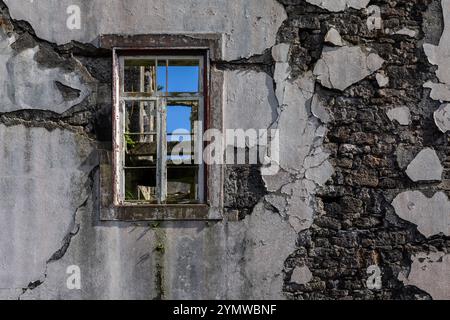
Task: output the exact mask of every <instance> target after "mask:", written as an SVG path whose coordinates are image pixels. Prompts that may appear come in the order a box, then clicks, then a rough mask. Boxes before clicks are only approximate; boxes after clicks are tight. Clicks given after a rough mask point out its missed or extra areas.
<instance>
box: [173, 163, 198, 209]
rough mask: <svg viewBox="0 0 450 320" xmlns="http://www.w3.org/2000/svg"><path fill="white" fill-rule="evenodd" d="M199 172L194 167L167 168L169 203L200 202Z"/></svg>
mask: <svg viewBox="0 0 450 320" xmlns="http://www.w3.org/2000/svg"><path fill="white" fill-rule="evenodd" d="M197 172H198V168H197V166H194V165H192V166H169V167H168V168H167V203H195V202H198V201H197V198H198V197H197V193H198V191H197V189H198V185H197Z"/></svg>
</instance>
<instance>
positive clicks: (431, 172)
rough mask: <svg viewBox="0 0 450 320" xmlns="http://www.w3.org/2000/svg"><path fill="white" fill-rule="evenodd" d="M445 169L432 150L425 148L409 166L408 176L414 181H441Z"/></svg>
mask: <svg viewBox="0 0 450 320" xmlns="http://www.w3.org/2000/svg"><path fill="white" fill-rule="evenodd" d="M443 171H444V168H443V167H442V164H441V160H440V159H439V157H438V156H437V154H436V151H434V150H433V149H431V148H425V149H423V150H422V151H420V152H419V154H418V155H417V156H416V157H415V158H414V160H413V161H412V162H411V163H410V164H409V165H408V168H407V169H406V174H407V175H408V177H410V178H411V180H412V181H414V182H417V181H441V180H442V173H443Z"/></svg>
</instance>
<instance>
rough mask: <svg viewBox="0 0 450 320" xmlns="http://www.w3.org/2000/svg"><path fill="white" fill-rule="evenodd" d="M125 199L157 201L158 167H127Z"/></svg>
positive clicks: (130, 200)
mask: <svg viewBox="0 0 450 320" xmlns="http://www.w3.org/2000/svg"><path fill="white" fill-rule="evenodd" d="M125 201H129V202H133V201H142V202H147V203H157V193H156V168H128V169H125Z"/></svg>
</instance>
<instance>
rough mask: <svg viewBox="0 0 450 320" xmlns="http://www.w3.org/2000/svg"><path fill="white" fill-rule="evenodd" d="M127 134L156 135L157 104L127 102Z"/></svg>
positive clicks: (152, 102) (151, 102)
mask: <svg viewBox="0 0 450 320" xmlns="http://www.w3.org/2000/svg"><path fill="white" fill-rule="evenodd" d="M125 113H126V114H125V132H126V133H141V134H143V133H156V132H155V131H156V102H155V101H126V102H125Z"/></svg>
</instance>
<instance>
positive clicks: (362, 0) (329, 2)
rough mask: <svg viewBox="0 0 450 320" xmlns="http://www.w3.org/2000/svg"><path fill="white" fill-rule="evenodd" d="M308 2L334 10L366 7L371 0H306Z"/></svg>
mask: <svg viewBox="0 0 450 320" xmlns="http://www.w3.org/2000/svg"><path fill="white" fill-rule="evenodd" d="M306 2H308V3H311V4H313V5H316V6H319V7H321V8H323V9H326V10H328V11H333V12H339V11H344V10H346V9H348V8H353V9H364V8H366V7H367V5H368V4H369V2H370V0H306Z"/></svg>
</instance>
